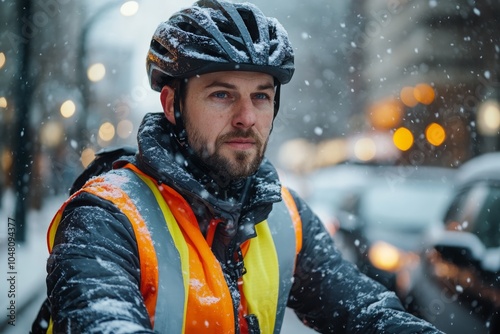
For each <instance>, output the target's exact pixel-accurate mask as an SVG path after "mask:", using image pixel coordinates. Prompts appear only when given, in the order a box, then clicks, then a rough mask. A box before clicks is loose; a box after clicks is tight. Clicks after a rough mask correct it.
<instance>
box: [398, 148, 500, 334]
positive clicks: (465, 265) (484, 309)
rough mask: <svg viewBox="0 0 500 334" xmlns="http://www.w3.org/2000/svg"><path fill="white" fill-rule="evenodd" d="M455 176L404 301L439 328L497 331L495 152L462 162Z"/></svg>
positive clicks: (457, 333)
mask: <svg viewBox="0 0 500 334" xmlns="http://www.w3.org/2000/svg"><path fill="white" fill-rule="evenodd" d="M457 182H458V184H457V188H456V189H457V190H456V193H455V194H454V197H453V200H452V201H451V203H450V205H449V207H448V209H447V211H446V213H445V215H444V220H443V222H442V225H441V226H440V229H439V230H438V231H433V233H432V234H431V235H429V238H428V245H427V250H426V251H425V252H423V253H422V256H421V258H422V261H421V264H420V266H419V267H418V268H417V269H416V270H415V271H414V273H413V284H414V285H413V288H412V289H411V292H410V294H409V298H408V300H407V306H408V308H409V310H411V311H412V312H414V313H415V314H416V315H418V316H420V317H422V318H424V319H426V320H428V321H430V322H432V323H433V324H434V325H436V326H437V327H438V328H439V329H441V330H442V331H444V332H445V333H454V334H461V333H464V334H465V333H467V334H473V333H500V317H499V311H500V153H488V154H484V155H481V156H478V157H476V158H473V159H472V160H470V161H468V162H466V163H465V164H463V165H462V166H461V167H459V171H458V174H457Z"/></svg>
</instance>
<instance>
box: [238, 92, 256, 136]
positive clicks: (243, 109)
mask: <svg viewBox="0 0 500 334" xmlns="http://www.w3.org/2000/svg"><path fill="white" fill-rule="evenodd" d="M256 121H257V113H256V108H255V106H254V105H253V103H252V100H251V98H248V99H241V100H240V102H239V103H237V104H236V105H235V111H234V115H233V120H232V125H233V126H234V127H236V128H242V129H248V128H251V127H252V126H254V125H255V122H256Z"/></svg>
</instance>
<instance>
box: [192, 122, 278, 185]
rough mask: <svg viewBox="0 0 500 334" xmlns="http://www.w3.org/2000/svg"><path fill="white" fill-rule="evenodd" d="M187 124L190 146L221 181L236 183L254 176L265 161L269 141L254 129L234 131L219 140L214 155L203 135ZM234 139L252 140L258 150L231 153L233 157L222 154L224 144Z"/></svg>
mask: <svg viewBox="0 0 500 334" xmlns="http://www.w3.org/2000/svg"><path fill="white" fill-rule="evenodd" d="M185 124H186V131H187V137H188V141H189V146H191V148H192V149H193V150H194V152H195V153H196V155H197V156H198V157H199V158H200V160H201V161H202V162H203V163H204V164H205V165H206V166H208V167H209V168H210V169H211V171H212V172H214V173H215V174H217V175H218V177H219V178H220V179H221V180H226V181H234V180H239V179H243V178H246V177H249V176H250V175H253V174H254V173H255V172H256V171H257V169H258V168H259V166H260V164H261V163H262V160H263V159H264V152H265V150H266V147H267V142H268V141H267V140H266V141H262V139H261V138H260V137H259V136H258V135H257V134H256V133H255V131H254V130H253V129H249V130H242V129H238V130H234V131H232V132H230V133H227V134H224V135H222V136H220V137H218V138H217V140H216V142H215V145H214V149H213V153H210V150H209V147H208V144H207V141H206V140H205V139H203V137H202V136H201V134H200V133H199V132H198V131H196V130H194V129H192V128H191V127H190V126H189V125H188V123H185ZM232 138H252V139H253V140H254V141H255V148H256V150H251V151H231V152H229V154H230V155H231V157H229V156H227V155H224V154H223V153H222V146H223V145H224V143H225V142H226V141H228V140H230V139H232Z"/></svg>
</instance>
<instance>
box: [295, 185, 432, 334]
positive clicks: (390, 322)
mask: <svg viewBox="0 0 500 334" xmlns="http://www.w3.org/2000/svg"><path fill="white" fill-rule="evenodd" d="M293 197H294V199H295V202H296V204H297V208H298V210H299V213H300V216H301V219H302V226H303V227H302V229H303V244H302V250H301V251H300V253H299V255H298V258H297V264H296V269H295V275H294V283H293V286H292V289H291V292H290V297H289V301H288V306H289V307H290V308H292V309H293V310H294V311H295V313H296V314H297V316H298V317H299V318H300V319H301V320H302V321H303V322H304V323H305V324H306V325H308V326H309V327H311V328H314V329H315V330H317V331H319V332H320V333H360V334H361V333H363V334H367V333H385V334H388V333H398V334H404V333H408V334H410V333H412V334H414V333H425V334H430V333H441V332H440V331H438V330H437V329H436V328H434V327H433V326H432V325H431V324H429V323H427V322H425V321H424V320H421V319H419V318H417V317H415V316H413V315H411V314H410V313H407V312H406V311H405V310H404V308H403V306H402V305H401V303H400V301H399V299H398V297H397V296H396V294H395V293H393V292H391V291H388V290H387V289H386V288H385V287H383V286H382V285H381V284H379V283H378V282H376V281H374V280H372V279H371V278H369V277H367V276H366V275H364V274H362V273H361V272H360V271H359V270H358V269H357V267H356V266H355V265H354V264H352V263H350V262H348V261H347V260H344V259H343V258H342V256H341V254H340V252H339V251H338V250H337V249H336V247H335V245H334V242H333V239H332V238H331V237H330V235H329V234H328V232H327V231H326V230H325V228H324V227H323V224H322V223H321V222H320V220H319V219H318V217H317V216H316V215H315V214H314V213H313V212H312V210H311V209H310V208H309V207H308V206H307V205H306V204H305V202H304V201H303V200H301V199H300V198H298V196H297V195H296V194H295V193H293Z"/></svg>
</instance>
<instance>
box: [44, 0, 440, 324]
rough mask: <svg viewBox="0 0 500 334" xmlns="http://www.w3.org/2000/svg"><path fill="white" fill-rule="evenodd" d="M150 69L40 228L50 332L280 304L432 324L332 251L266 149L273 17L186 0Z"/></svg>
mask: <svg viewBox="0 0 500 334" xmlns="http://www.w3.org/2000/svg"><path fill="white" fill-rule="evenodd" d="M147 70H148V75H149V78H150V81H151V86H152V88H153V89H155V90H157V91H159V92H160V100H161V105H162V107H163V113H158V114H148V115H146V116H145V118H144V120H143V123H142V124H141V127H140V129H139V133H138V152H137V154H135V155H134V156H130V155H128V156H127V155H126V156H124V157H122V158H121V159H118V160H117V161H115V163H114V165H113V170H111V171H108V172H103V173H101V174H100V175H97V176H96V177H94V178H91V179H90V180H89V181H88V182H86V183H85V185H84V186H83V187H82V188H81V189H80V190H78V191H76V192H75V193H74V194H73V195H72V196H71V197H70V199H69V200H68V201H67V202H66V203H65V204H64V205H63V206H62V208H61V209H60V210H59V212H58V213H57V215H56V217H55V218H54V220H53V222H52V224H51V227H50V228H49V232H48V239H49V249H50V250H51V255H50V258H49V260H48V265H47V270H48V277H47V288H48V296H49V297H48V300H49V303H48V305H49V307H48V310H49V311H50V312H49V313H50V315H51V319H50V321H49V322H47V325H48V327H49V328H48V330H47V331H48V332H55V333H61V332H72V333H152V332H153V331H154V332H157V333H279V332H280V330H281V325H282V322H283V316H284V312H285V308H286V306H289V307H291V308H293V309H294V310H295V312H296V314H297V315H298V316H299V318H300V319H301V320H302V321H303V322H304V323H305V324H307V325H308V326H310V327H312V328H314V329H316V330H317V331H319V332H321V333H333V332H335V333H438V331H437V330H436V329H434V328H433V327H432V326H431V325H429V324H427V323H425V322H423V321H421V320H419V319H417V318H415V317H413V316H412V315H410V314H408V313H406V312H405V311H404V310H403V308H402V307H401V304H400V303H399V301H398V299H397V298H396V296H395V294H393V293H391V292H388V291H387V290H385V289H384V288H383V287H382V286H381V285H379V284H378V283H376V282H374V281H372V280H370V279H369V278H367V277H365V276H364V275H362V274H361V273H360V272H359V271H358V270H357V269H356V268H355V266H353V265H352V264H350V263H348V262H346V261H344V260H343V259H342V258H341V255H340V254H339V252H338V251H337V250H336V249H335V246H334V244H333V241H332V239H331V238H330V237H329V235H328V233H327V232H326V231H325V229H324V228H323V226H322V224H321V222H320V221H319V220H318V218H317V217H316V216H315V215H314V214H313V212H311V210H310V208H309V207H308V206H307V205H306V204H305V203H304V202H303V201H302V200H301V199H300V198H299V197H298V196H297V195H296V194H295V193H293V192H290V191H289V190H288V189H286V188H284V187H282V186H281V185H280V182H279V179H278V176H277V173H276V170H275V169H274V168H273V166H272V165H271V163H270V162H269V161H268V160H267V159H266V158H265V157H264V153H265V149H266V145H267V142H268V139H269V135H270V133H271V130H272V125H273V120H274V118H275V116H276V113H277V112H278V108H279V93H280V86H281V84H285V83H287V82H288V81H289V80H290V79H291V77H292V74H293V71H294V67H293V50H292V47H291V45H290V44H289V41H288V37H287V34H286V32H285V30H284V29H283V28H282V26H281V25H280V24H279V23H278V22H277V21H276V20H275V19H272V18H267V17H265V16H264V15H263V14H262V13H261V12H260V10H259V9H257V8H256V7H255V6H254V5H251V4H231V3H228V2H223V1H216V0H202V1H198V2H197V3H195V4H194V5H193V6H192V7H190V8H187V9H184V10H182V11H180V12H178V13H176V14H174V15H173V16H172V17H171V18H170V19H169V20H168V21H167V22H164V23H162V24H160V26H159V27H158V29H157V30H156V32H155V34H154V36H153V39H152V41H151V47H150V51H149V54H148V57H147ZM100 160H101V158H99V159H97V160H96V162H95V163H94V165H93V168H94V169H97V170H99V169H102V168H104V167H102V166H104V165H103V164H102V163H99V161H100ZM95 166H98V167H97V168H96V167H95ZM99 166H100V167H99ZM101 167H102V168H101ZM104 169H105V168H104ZM80 181H81V180H80ZM77 188H79V186H78V187H77ZM37 323H38V324H39V323H40V322H39V321H38V322H36V323H35V325H36V324H37ZM34 327H36V326H34ZM36 330H37V329H34V332H36Z"/></svg>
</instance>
